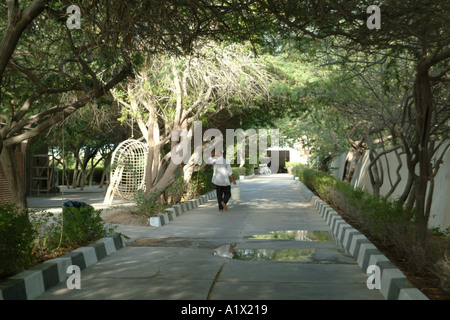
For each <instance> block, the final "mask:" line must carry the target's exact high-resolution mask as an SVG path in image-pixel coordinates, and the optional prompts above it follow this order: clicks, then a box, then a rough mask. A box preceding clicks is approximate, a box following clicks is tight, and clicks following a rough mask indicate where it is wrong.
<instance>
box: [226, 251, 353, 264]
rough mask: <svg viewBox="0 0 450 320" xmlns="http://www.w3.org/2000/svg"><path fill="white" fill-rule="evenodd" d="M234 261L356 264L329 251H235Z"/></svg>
mask: <svg viewBox="0 0 450 320" xmlns="http://www.w3.org/2000/svg"><path fill="white" fill-rule="evenodd" d="M233 259H236V260H243V261H285V262H290V261H292V262H302V263H354V262H353V260H352V259H351V258H349V257H345V256H344V255H342V254H341V253H339V251H337V250H327V249H235V250H234V255H233Z"/></svg>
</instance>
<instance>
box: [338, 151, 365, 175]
mask: <svg viewBox="0 0 450 320" xmlns="http://www.w3.org/2000/svg"><path fill="white" fill-rule="evenodd" d="M362 153H363V151H362V150H360V149H356V148H354V147H351V148H350V150H349V151H348V154H347V158H346V159H345V166H344V174H343V177H342V180H343V181H344V182H346V183H348V184H351V183H352V179H353V175H354V173H355V169H356V165H357V164H358V161H359V159H360V158H361V155H362Z"/></svg>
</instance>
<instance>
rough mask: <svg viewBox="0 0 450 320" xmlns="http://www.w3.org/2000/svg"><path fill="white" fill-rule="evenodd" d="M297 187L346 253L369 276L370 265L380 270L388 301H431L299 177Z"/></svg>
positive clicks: (383, 291) (382, 287)
mask: <svg viewBox="0 0 450 320" xmlns="http://www.w3.org/2000/svg"><path fill="white" fill-rule="evenodd" d="M295 183H296V184H297V185H298V186H299V187H300V190H301V192H302V194H303V195H304V196H305V197H306V199H307V200H308V201H309V202H310V203H311V204H312V205H313V206H314V207H315V208H316V209H317V211H318V212H319V214H320V216H321V217H322V218H323V219H324V220H325V222H326V223H327V224H328V226H329V227H330V228H331V232H332V234H333V235H334V238H335V239H336V240H338V242H339V243H340V245H341V246H342V248H343V249H344V251H346V252H347V253H349V254H350V255H352V256H353V257H354V258H355V259H356V261H357V262H358V264H359V266H360V267H361V268H362V269H363V271H364V272H366V270H367V267H368V266H370V265H376V266H378V267H379V268H380V271H381V285H380V287H381V288H380V293H381V294H382V295H383V297H384V298H385V299H386V300H429V299H428V298H427V297H426V296H425V295H424V294H423V293H422V292H421V291H420V290H419V289H417V288H416V287H415V286H414V285H413V284H412V283H411V282H410V281H409V280H408V279H407V278H406V276H405V275H404V274H403V273H402V272H401V271H400V270H399V269H398V268H397V267H396V266H395V265H394V264H393V263H392V262H391V261H390V260H389V259H388V258H386V257H385V256H384V255H383V254H382V253H381V252H380V251H379V250H378V249H377V247H375V246H374V245H373V244H372V243H371V242H370V240H369V239H367V238H366V237H365V236H364V235H363V234H362V233H361V232H359V231H358V230H356V229H355V228H353V227H352V226H351V225H349V224H348V223H347V222H345V221H344V219H342V217H341V216H340V215H339V213H337V212H336V211H335V210H334V209H333V208H331V207H330V206H329V205H328V204H327V203H326V202H325V201H323V200H321V199H320V198H319V197H318V196H316V195H315V194H314V193H312V192H311V190H309V189H308V188H307V187H306V186H305V185H304V184H303V183H302V182H300V181H299V180H298V177H295Z"/></svg>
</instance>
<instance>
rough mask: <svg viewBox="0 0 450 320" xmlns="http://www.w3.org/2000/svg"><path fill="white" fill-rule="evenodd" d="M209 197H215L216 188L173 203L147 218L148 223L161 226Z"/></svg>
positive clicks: (206, 200)
mask: <svg viewBox="0 0 450 320" xmlns="http://www.w3.org/2000/svg"><path fill="white" fill-rule="evenodd" d="M211 199H216V190H212V191H210V192H208V193H206V194H204V195H202V196H199V197H197V198H194V199H191V200H188V201H185V202H182V203H179V204H175V205H173V206H171V207H170V208H167V209H165V210H164V211H163V212H160V213H158V214H156V215H155V216H153V217H151V218H149V219H148V224H149V225H150V226H152V227H162V226H164V225H166V224H168V223H170V221H172V220H174V219H176V218H177V217H178V216H180V215H181V214H182V213H183V212H187V211H189V210H192V209H195V208H197V207H198V206H199V205H201V204H204V203H205V202H208V201H209V200H211Z"/></svg>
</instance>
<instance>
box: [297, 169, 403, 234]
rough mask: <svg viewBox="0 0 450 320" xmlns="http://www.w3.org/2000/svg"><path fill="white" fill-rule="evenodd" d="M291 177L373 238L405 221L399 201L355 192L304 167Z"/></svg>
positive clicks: (325, 174)
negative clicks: (348, 214) (353, 217)
mask: <svg viewBox="0 0 450 320" xmlns="http://www.w3.org/2000/svg"><path fill="white" fill-rule="evenodd" d="M292 173H293V175H294V176H296V177H299V180H300V181H301V182H302V183H303V184H305V186H306V187H308V188H309V189H310V190H312V191H314V192H315V193H317V194H318V195H319V196H320V197H321V198H322V199H323V200H325V201H327V202H329V203H334V204H336V205H337V206H338V207H340V209H343V210H344V209H345V211H348V212H350V211H351V212H353V213H355V214H356V215H357V216H358V217H357V218H358V220H360V221H361V222H364V224H365V225H366V226H368V227H369V228H370V229H371V232H373V233H375V234H378V235H380V236H383V237H384V236H386V235H384V234H383V231H384V230H385V227H386V226H387V225H390V224H391V225H393V224H398V223H402V222H404V221H407V216H408V215H407V211H406V210H405V209H404V208H403V205H402V203H400V202H399V201H390V200H388V199H386V198H385V197H383V196H374V195H372V194H370V193H368V192H366V191H363V190H362V189H355V188H353V187H352V186H350V185H348V184H347V183H345V182H343V181H341V180H339V179H336V178H334V177H333V176H331V175H329V174H328V173H325V172H320V171H315V170H312V169H309V168H308V167H306V166H304V165H296V166H294V167H293V169H292ZM350 208H351V209H350Z"/></svg>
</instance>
